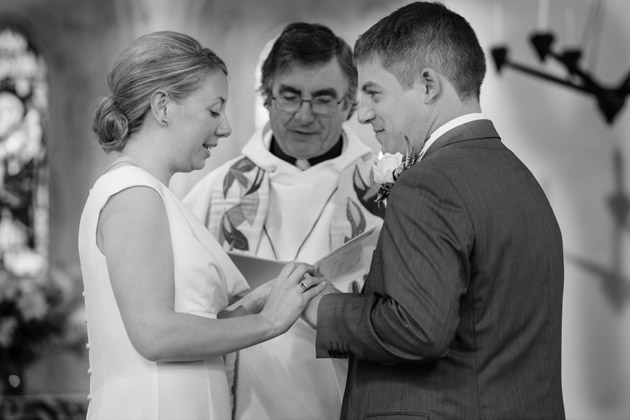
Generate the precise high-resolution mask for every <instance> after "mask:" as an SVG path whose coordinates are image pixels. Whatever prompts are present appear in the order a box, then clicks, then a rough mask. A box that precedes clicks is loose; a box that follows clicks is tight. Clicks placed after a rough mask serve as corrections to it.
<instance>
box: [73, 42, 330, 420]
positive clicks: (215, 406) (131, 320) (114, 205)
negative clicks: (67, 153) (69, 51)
mask: <svg viewBox="0 0 630 420" xmlns="http://www.w3.org/2000/svg"><path fill="white" fill-rule="evenodd" d="M108 83H109V88H110V90H111V95H110V96H107V97H104V98H102V99H101V101H100V102H99V104H98V106H97V109H96V112H95V116H94V121H93V127H94V131H95V132H96V134H97V135H98V141H99V144H100V146H101V147H102V148H103V150H105V151H106V152H115V153H118V154H119V157H118V159H117V160H116V161H115V162H114V164H113V165H112V166H111V167H110V168H109V169H108V170H107V171H106V173H104V174H103V175H102V176H101V177H100V178H99V179H98V180H97V181H96V183H95V184H94V187H93V188H92V189H91V191H90V194H89V197H88V199H87V202H86V204H85V208H84V210H83V214H82V217H81V222H80V229H79V254H80V260H81V269H82V274H83V282H84V287H85V304H86V312H87V328H88V339H89V343H88V348H89V359H90V370H89V372H90V373H91V378H90V396H89V397H88V398H89V399H90V400H91V402H90V405H89V408H88V416H87V417H88V419H128V420H131V419H160V420H167V419H178V420H180V419H204V420H207V419H217V420H224V419H227V418H230V399H229V389H228V382H227V377H226V373H225V363H224V360H223V356H222V355H224V354H227V353H229V352H233V351H236V350H239V349H242V348H245V347H248V346H251V345H254V344H257V343H260V342H262V341H265V340H268V339H270V338H273V337H275V336H277V335H280V334H282V333H284V332H285V331H287V330H288V329H289V327H290V326H291V325H292V324H293V323H294V322H295V321H296V319H297V318H298V316H299V315H300V313H301V312H302V309H303V308H304V307H305V305H306V303H307V302H308V301H309V300H310V299H311V298H312V297H314V296H315V295H317V294H318V293H319V292H321V291H322V290H323V288H324V287H325V283H323V282H321V283H320V280H319V279H317V278H316V277H310V275H309V273H310V272H311V270H312V267H311V266H308V265H304V264H295V263H289V264H287V265H286V266H285V267H284V269H283V270H282V272H281V273H280V275H279V276H278V277H277V278H276V279H274V280H273V281H271V282H268V283H266V284H265V285H263V286H260V287H259V288H257V289H255V290H254V291H253V292H251V293H249V294H247V295H246V296H245V297H244V298H243V299H242V300H240V301H238V302H237V303H236V304H233V305H232V306H230V307H228V302H229V301H231V300H232V299H233V298H234V297H235V296H237V295H239V294H242V293H244V292H247V291H248V285H247V283H246V282H245V280H244V278H243V276H242V275H241V274H240V272H239V271H238V270H237V269H236V267H235V266H234V265H233V264H232V262H231V260H230V259H229V257H228V256H227V254H225V252H224V251H223V249H222V248H221V246H220V245H219V244H218V243H217V242H216V241H215V240H214V238H213V237H212V236H211V235H210V233H209V232H208V231H207V230H206V228H205V227H204V226H203V224H202V223H201V222H200V221H199V220H198V219H197V218H196V217H195V216H194V215H193V214H192V213H191V212H190V211H189V209H188V208H187V207H186V206H185V205H184V204H183V203H182V202H181V201H180V200H179V199H178V198H177V197H176V196H175V195H174V194H173V193H172V192H171V191H170V190H169V189H168V187H167V186H168V184H169V180H170V178H171V177H172V176H173V174H175V173H177V172H188V171H192V170H194V169H201V168H203V166H204V164H205V161H206V159H207V158H208V157H209V156H210V154H211V150H212V148H214V147H216V146H217V144H218V142H219V139H221V138H223V137H227V136H228V135H229V134H230V131H231V129H230V126H229V123H228V120H227V116H226V114H225V104H226V100H227V96H228V82H227V69H226V66H225V64H224V62H223V61H222V60H221V59H220V58H219V57H217V56H216V55H215V54H214V53H213V52H212V51H210V50H209V49H207V48H203V47H202V46H201V45H200V44H199V43H198V42H197V41H196V40H194V39H192V38H190V37H188V36H186V35H183V34H179V33H175V32H156V33H152V34H149V35H145V36H143V37H140V38H139V39H137V40H135V41H134V42H132V43H131V45H130V46H129V47H128V48H127V49H126V50H125V51H123V52H122V53H121V55H120V56H119V57H118V59H117V60H116V62H115V63H114V65H113V68H112V69H111V71H110V73H109V76H108ZM312 286H314V287H312Z"/></svg>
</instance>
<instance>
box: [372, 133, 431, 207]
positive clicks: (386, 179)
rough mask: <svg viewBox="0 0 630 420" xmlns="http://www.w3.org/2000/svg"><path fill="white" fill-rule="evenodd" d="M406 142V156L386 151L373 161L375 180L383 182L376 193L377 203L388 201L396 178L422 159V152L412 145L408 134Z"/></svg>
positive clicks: (379, 182) (378, 182)
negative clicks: (415, 149) (417, 151)
mask: <svg viewBox="0 0 630 420" xmlns="http://www.w3.org/2000/svg"><path fill="white" fill-rule="evenodd" d="M405 142H406V143H407V152H406V153H405V155H404V156H403V154H402V153H394V154H391V153H385V154H383V156H381V158H380V159H378V160H377V161H376V162H372V167H373V169H374V182H375V183H377V184H381V186H380V188H379V189H378V193H377V194H376V199H375V201H376V202H377V203H378V202H381V201H384V202H387V196H388V195H389V193H390V191H391V189H392V187H393V186H394V183H395V182H396V180H397V179H398V178H399V177H400V175H402V173H403V172H404V171H405V170H407V169H409V168H410V167H411V166H413V165H414V164H415V163H416V162H417V161H418V160H420V154H419V153H416V152H415V151H414V149H413V147H411V144H410V142H409V139H408V138H407V136H405Z"/></svg>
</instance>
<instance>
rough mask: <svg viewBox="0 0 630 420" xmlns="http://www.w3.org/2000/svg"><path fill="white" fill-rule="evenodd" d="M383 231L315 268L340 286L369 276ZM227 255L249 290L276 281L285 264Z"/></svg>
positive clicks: (352, 242)
mask: <svg viewBox="0 0 630 420" xmlns="http://www.w3.org/2000/svg"><path fill="white" fill-rule="evenodd" d="M379 233H380V229H378V228H376V227H374V228H372V229H369V230H366V231H365V232H363V233H361V234H360V235H357V236H355V237H354V238H352V239H351V240H349V241H348V242H346V243H345V244H343V245H342V246H340V247H339V248H337V249H335V250H334V251H332V252H331V253H330V254H328V255H326V256H324V257H323V258H321V259H319V260H318V261H317V262H315V263H314V264H313V265H314V266H315V268H317V270H318V271H319V274H320V275H321V276H322V277H324V278H326V280H328V281H330V282H331V283H332V284H333V285H341V284H345V283H347V282H350V281H352V280H355V279H357V278H359V277H362V276H363V275H365V274H367V273H368V271H369V270H370V263H371V261H372V253H373V252H374V249H375V248H376V242H377V240H378V235H379ZM228 255H229V256H230V258H231V259H232V261H233V262H234V264H235V265H236V267H237V268H238V269H239V270H240V272H241V273H243V276H244V277H245V279H246V280H247V283H249V287H251V288H252V289H255V288H256V287H258V286H260V285H261V284H263V283H265V282H267V281H269V280H271V279H273V278H275V277H277V276H278V273H280V270H282V267H284V265H285V264H286V263H287V262H286V261H274V260H268V259H265V258H258V257H252V256H249V255H243V254H237V253H234V252H228Z"/></svg>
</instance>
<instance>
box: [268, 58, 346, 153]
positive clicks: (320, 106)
mask: <svg viewBox="0 0 630 420" xmlns="http://www.w3.org/2000/svg"><path fill="white" fill-rule="evenodd" d="M347 91H348V82H347V81H346V79H345V77H344V75H343V72H342V70H341V66H340V65H339V63H338V61H337V59H336V58H333V59H332V60H330V61H329V62H327V63H325V64H319V65H315V66H300V65H297V64H294V65H291V66H290V67H289V68H288V69H286V70H285V71H284V72H282V73H279V74H277V75H275V77H274V79H273V83H272V86H271V96H270V97H269V103H268V110H269V121H270V125H271V130H272V131H273V135H274V137H275V139H276V141H277V142H278V146H280V149H281V150H282V151H283V152H284V153H286V154H287V155H289V156H293V157H295V158H298V159H309V158H312V157H316V156H319V155H322V154H324V153H326V152H327V151H328V150H330V149H331V148H332V147H333V146H334V145H335V144H336V143H337V141H338V140H339V137H340V136H341V125H342V124H343V122H344V121H346V120H347V119H348V118H349V115H350V110H351V104H349V103H348V101H347V99H344V96H345V95H346V92H347Z"/></svg>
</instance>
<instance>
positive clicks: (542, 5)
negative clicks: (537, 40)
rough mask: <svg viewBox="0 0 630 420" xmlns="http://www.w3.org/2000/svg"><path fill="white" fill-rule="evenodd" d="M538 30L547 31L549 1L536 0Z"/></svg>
mask: <svg viewBox="0 0 630 420" xmlns="http://www.w3.org/2000/svg"><path fill="white" fill-rule="evenodd" d="M538 30H539V31H540V32H548V31H549V0H538Z"/></svg>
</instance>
